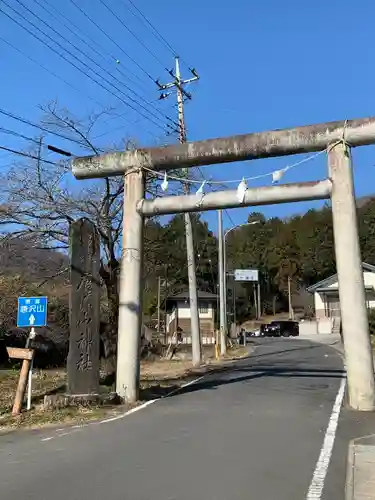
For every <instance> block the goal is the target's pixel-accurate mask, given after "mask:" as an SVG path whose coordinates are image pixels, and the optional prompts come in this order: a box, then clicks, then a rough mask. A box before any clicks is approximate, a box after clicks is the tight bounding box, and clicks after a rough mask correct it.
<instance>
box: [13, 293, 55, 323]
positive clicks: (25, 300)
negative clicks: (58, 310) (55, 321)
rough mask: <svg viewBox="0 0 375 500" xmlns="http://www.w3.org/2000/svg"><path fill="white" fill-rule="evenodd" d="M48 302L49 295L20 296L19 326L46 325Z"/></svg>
mask: <svg viewBox="0 0 375 500" xmlns="http://www.w3.org/2000/svg"><path fill="white" fill-rule="evenodd" d="M47 303H48V299H47V297H18V311H17V326H18V327H19V328H25V327H27V326H29V327H36V326H46V325H47Z"/></svg>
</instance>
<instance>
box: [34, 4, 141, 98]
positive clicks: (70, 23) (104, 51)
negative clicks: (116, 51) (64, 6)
mask: <svg viewBox="0 0 375 500" xmlns="http://www.w3.org/2000/svg"><path fill="white" fill-rule="evenodd" d="M34 1H35V2H36V3H38V4H39V5H41V4H40V0H34ZM42 1H43V2H44V3H45V4H46V5H48V7H49V8H50V9H53V10H54V11H55V12H56V13H57V14H58V15H59V16H60V17H61V18H62V19H64V20H65V21H67V23H68V24H67V23H64V26H65V27H66V28H67V29H68V30H69V31H70V32H71V33H73V34H75V36H76V37H77V38H79V39H80V40H81V41H82V42H83V43H84V44H85V45H87V46H88V47H90V48H91V50H93V51H94V52H95V53H96V54H98V55H100V56H101V57H102V58H103V59H105V60H107V59H106V57H105V56H104V54H106V55H107V56H108V57H109V58H110V59H112V60H113V61H114V62H115V63H116V71H118V72H119V73H120V74H121V75H122V76H123V77H124V78H126V79H128V80H129V81H130V82H131V83H133V84H134V85H140V88H142V89H143V91H144V92H145V91H147V89H146V85H145V84H144V83H143V82H141V81H138V83H137V82H135V80H134V79H133V78H132V77H130V76H129V75H128V74H126V73H125V72H124V71H122V69H121V68H119V60H118V58H117V57H115V56H114V55H113V54H111V53H110V52H109V51H108V50H107V49H106V48H105V47H103V45H101V44H99V43H98V42H97V40H95V39H94V38H93V37H91V36H89V35H88V34H87V33H84V36H85V37H86V38H87V40H90V42H91V44H88V43H87V40H85V39H84V38H83V37H82V36H81V35H80V32H81V28H80V27H79V26H77V25H76V24H75V23H74V22H73V21H72V20H71V19H69V18H68V17H67V16H65V14H63V13H62V12H60V11H59V10H57V9H56V7H55V6H54V5H51V4H50V3H49V2H48V1H47V0H42ZM41 6H42V5H41ZM43 8H44V9H45V10H46V11H47V12H48V10H47V9H46V7H43ZM49 13H50V15H51V16H52V17H54V19H56V20H57V21H58V22H60V23H61V21H60V20H59V18H58V17H57V16H56V15H55V14H53V13H52V12H51V11H49ZM72 26H73V27H74V28H75V30H73V29H72V28H71V27H72ZM94 46H96V47H98V49H99V50H97V49H96V48H95V47H94ZM129 73H130V74H133V73H132V71H131V70H130V69H129ZM133 76H135V77H137V75H134V74H133Z"/></svg>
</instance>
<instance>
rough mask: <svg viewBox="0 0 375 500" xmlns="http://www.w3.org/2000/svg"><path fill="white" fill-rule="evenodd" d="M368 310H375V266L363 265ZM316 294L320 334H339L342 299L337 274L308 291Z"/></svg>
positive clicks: (316, 310) (316, 315) (315, 304)
mask: <svg viewBox="0 0 375 500" xmlns="http://www.w3.org/2000/svg"><path fill="white" fill-rule="evenodd" d="M362 269H363V280H364V283H365V290H366V305H367V308H368V309H374V308H375V266H372V265H371V264H366V262H363V263H362ZM307 291H308V292H310V293H312V294H314V308H315V317H316V321H317V324H318V333H339V332H340V325H341V313H340V298H339V287H338V279H337V274H334V275H333V276H330V277H329V278H326V279H325V280H322V281H319V283H316V284H315V285H312V286H310V287H309V288H308V289H307Z"/></svg>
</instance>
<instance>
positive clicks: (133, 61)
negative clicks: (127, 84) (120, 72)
mask: <svg viewBox="0 0 375 500" xmlns="http://www.w3.org/2000/svg"><path fill="white" fill-rule="evenodd" d="M70 2H71V3H72V4H73V5H74V6H75V7H76V8H77V9H78V10H79V11H80V12H81V13H82V14H83V15H84V16H85V17H87V19H89V21H91V22H92V24H93V25H94V26H96V28H98V30H100V31H101V32H102V33H103V34H104V35H105V36H106V37H107V38H108V39H109V40H110V41H111V42H112V43H113V44H114V45H116V47H117V48H118V49H119V50H121V52H122V53H123V54H125V56H126V57H127V58H128V59H130V61H132V63H133V64H135V65H136V66H137V68H139V69H140V70H141V71H142V73H144V74H145V75H146V76H147V77H148V78H149V79H150V80H152V81H154V78H152V76H151V75H150V74H149V73H148V72H147V71H146V70H145V69H144V68H143V67H142V66H141V65H140V64H139V63H138V62H137V61H136V60H135V59H133V57H131V56H130V55H129V54H128V53H127V52H125V50H124V49H123V48H122V47H121V46H120V45H119V44H118V43H117V42H116V41H115V40H114V39H113V38H111V37H110V36H109V35H108V33H107V32H106V31H105V30H103V28H102V27H101V26H100V25H99V24H98V23H96V22H95V21H94V20H93V19H92V18H91V17H90V16H89V15H88V14H87V13H86V12H85V11H84V10H83V9H82V8H81V7H80V6H79V5H77V3H76V2H75V0H70ZM133 74H134V76H136V78H138V79H139V76H138V75H136V74H135V73H133Z"/></svg>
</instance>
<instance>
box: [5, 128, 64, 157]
mask: <svg viewBox="0 0 375 500" xmlns="http://www.w3.org/2000/svg"><path fill="white" fill-rule="evenodd" d="M0 133H3V134H8V135H13V136H14V137H20V138H21V139H24V140H25V141H30V142H34V143H35V144H38V146H39V147H40V145H41V139H39V140H38V139H34V138H33V137H28V136H27V135H24V134H20V133H19V132H16V131H15V130H9V129H7V128H3V127H0ZM44 147H46V148H47V149H48V150H49V151H52V152H53V153H58V154H60V155H64V156H73V155H72V153H70V152H69V151H65V149H61V148H58V147H57V146H53V145H52V144H47V145H46V146H44Z"/></svg>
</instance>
